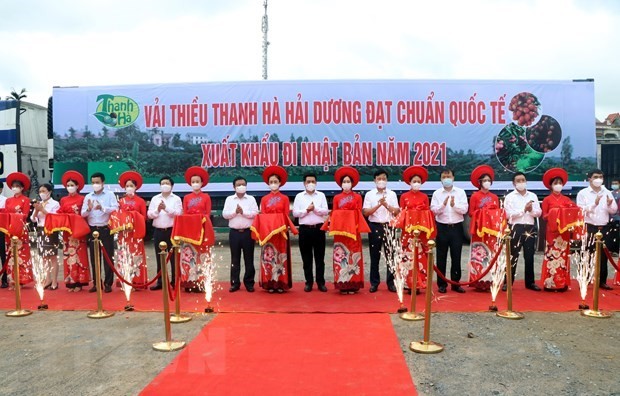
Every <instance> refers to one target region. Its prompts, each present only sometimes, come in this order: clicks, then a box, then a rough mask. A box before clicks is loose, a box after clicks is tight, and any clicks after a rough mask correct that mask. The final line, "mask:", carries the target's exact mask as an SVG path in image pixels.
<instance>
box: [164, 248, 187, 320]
mask: <svg viewBox="0 0 620 396" xmlns="http://www.w3.org/2000/svg"><path fill="white" fill-rule="evenodd" d="M173 254H174V268H173V271H174V279H175V282H174V283H175V285H174V287H175V293H176V296H175V297H174V315H172V317H171V318H170V321H171V322H172V323H185V322H189V321H190V320H192V317H191V316H185V315H181V282H180V279H181V278H180V276H181V273H180V272H181V271H180V268H181V239H180V238H179V237H174V253H173ZM165 260H166V259H165V258H164V264H163V265H162V276H163V274H164V272H165V271H167V268H166V261H165ZM162 282H163V281H162ZM165 287H168V286H167V284H166V286H165Z"/></svg>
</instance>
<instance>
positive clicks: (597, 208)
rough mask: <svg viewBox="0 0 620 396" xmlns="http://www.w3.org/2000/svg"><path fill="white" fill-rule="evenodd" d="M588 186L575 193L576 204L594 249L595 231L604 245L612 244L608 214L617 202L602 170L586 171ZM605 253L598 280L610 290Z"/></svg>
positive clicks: (589, 241) (603, 287) (610, 213)
mask: <svg viewBox="0 0 620 396" xmlns="http://www.w3.org/2000/svg"><path fill="white" fill-rule="evenodd" d="M588 181H589V182H590V186H588V187H586V188H584V189H583V190H581V191H579V193H578V194H577V205H578V206H579V207H581V208H582V209H583V211H584V222H585V223H586V231H587V233H588V237H587V238H588V239H587V241H588V249H589V250H590V251H591V252H593V251H594V250H595V246H596V245H595V243H594V242H595V238H594V235H595V234H596V233H597V232H599V231H600V232H601V233H602V234H603V241H604V242H605V245H606V246H612V244H613V238H614V235H613V234H612V233H611V232H610V228H611V225H610V223H609V218H610V216H612V215H614V214H615V213H616V211H617V210H618V204H617V203H616V200H615V199H614V197H613V196H612V194H611V192H610V191H609V190H608V189H606V188H605V186H604V185H603V171H601V170H600V169H594V170H591V171H590V172H588ZM607 273H608V272H607V255H605V253H604V252H603V253H601V271H600V278H599V280H598V282H599V285H600V287H601V289H605V290H612V289H613V288H612V287H611V286H609V285H608V284H607Z"/></svg>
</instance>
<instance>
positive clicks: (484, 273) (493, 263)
mask: <svg viewBox="0 0 620 396" xmlns="http://www.w3.org/2000/svg"><path fill="white" fill-rule="evenodd" d="M501 253H502V249H501V248H500V249H498V250H497V252H495V256H493V259H492V260H491V262H490V263H489V266H488V267H487V268H486V269H485V270H484V271H482V274H480V276H479V277H478V278H477V279H474V280H473V281H470V282H462V283H461V282H455V281H453V280H450V279H447V278H446V277H445V275H444V274H442V273H441V271H439V268H437V266H436V265H435V264H433V268H434V269H435V272H436V273H437V276H438V277H440V278H441V279H443V280H444V281H446V282H447V283H449V284H450V285H452V286H470V285H473V284H475V283H478V282H480V280H481V279H482V278H484V277H485V276H487V274H488V273H489V272H491V268H493V266H494V265H495V264H496V263H497V258H498V257H499V255H500V254H501Z"/></svg>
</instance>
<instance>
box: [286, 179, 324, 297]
mask: <svg viewBox="0 0 620 396" xmlns="http://www.w3.org/2000/svg"><path fill="white" fill-rule="evenodd" d="M304 187H305V190H304V191H302V192H300V193H299V194H297V196H295V201H293V216H294V217H297V218H298V219H299V252H300V253H301V261H302V262H303V265H304V277H305V278H306V286H305V287H304V291H305V292H310V291H312V285H313V284H314V276H313V274H312V262H313V261H314V262H315V265H316V285H317V288H318V289H319V290H320V291H322V292H326V291H327V287H325V231H322V230H321V227H322V226H323V223H324V222H325V216H327V214H328V213H329V208H328V207H327V199H326V198H325V194H323V193H322V192H320V191H316V175H315V174H314V173H308V174H305V175H304Z"/></svg>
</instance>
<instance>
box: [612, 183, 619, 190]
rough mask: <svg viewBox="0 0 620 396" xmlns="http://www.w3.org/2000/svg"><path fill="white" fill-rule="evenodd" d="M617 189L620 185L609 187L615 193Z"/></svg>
mask: <svg viewBox="0 0 620 396" xmlns="http://www.w3.org/2000/svg"><path fill="white" fill-rule="evenodd" d="M619 188H620V185H618V184H612V185H611V189H612V190H614V191H616V190H617V189H619Z"/></svg>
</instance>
